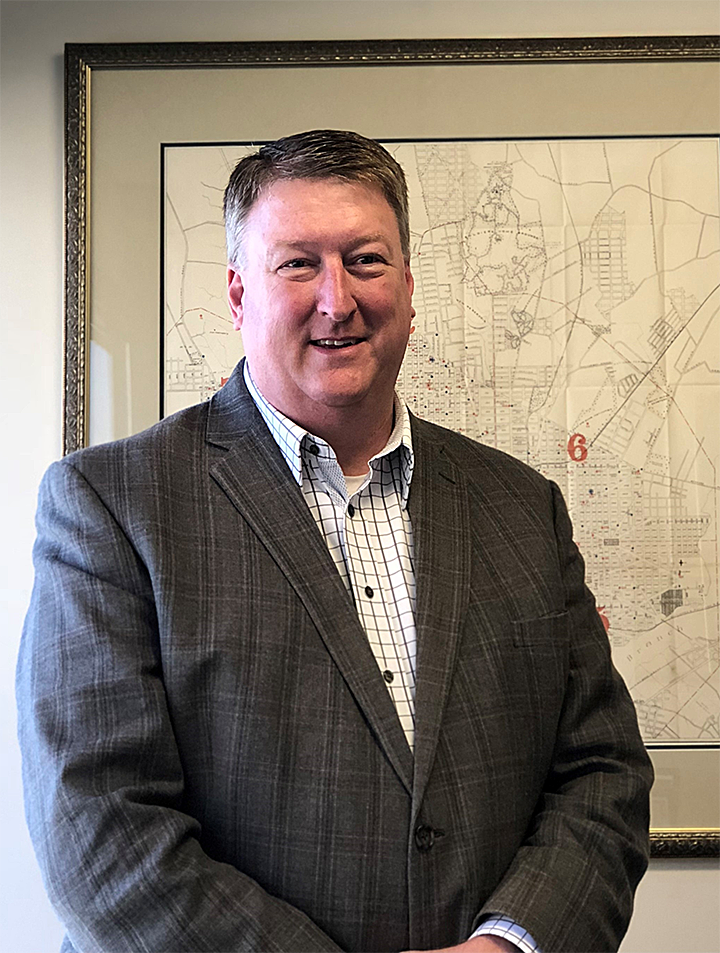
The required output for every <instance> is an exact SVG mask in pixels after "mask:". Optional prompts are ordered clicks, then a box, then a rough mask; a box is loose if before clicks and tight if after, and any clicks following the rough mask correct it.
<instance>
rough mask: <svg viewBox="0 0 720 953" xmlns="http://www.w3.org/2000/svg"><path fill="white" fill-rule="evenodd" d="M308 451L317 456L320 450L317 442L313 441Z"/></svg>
mask: <svg viewBox="0 0 720 953" xmlns="http://www.w3.org/2000/svg"><path fill="white" fill-rule="evenodd" d="M308 451H309V452H310V453H311V454H312V455H313V456H314V457H317V456H318V454H319V453H320V451H319V450H318V447H317V444H315V443H311V444H310V446H309V447H308Z"/></svg>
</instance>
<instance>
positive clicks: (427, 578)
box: [409, 418, 470, 810]
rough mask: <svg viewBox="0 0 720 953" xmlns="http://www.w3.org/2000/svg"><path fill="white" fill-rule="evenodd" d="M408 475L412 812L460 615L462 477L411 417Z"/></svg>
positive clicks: (465, 579) (465, 545) (466, 542)
mask: <svg viewBox="0 0 720 953" xmlns="http://www.w3.org/2000/svg"><path fill="white" fill-rule="evenodd" d="M413 448H414V452H415V472H414V474H413V479H412V485H411V490H410V500H409V509H410V518H411V520H412V526H413V539H414V550H415V579H416V585H417V608H416V626H417V638H418V649H417V679H416V687H415V774H414V785H413V790H414V795H413V800H414V804H415V808H416V810H417V808H418V807H419V805H420V804H421V802H422V798H423V796H424V792H425V788H426V786H427V782H428V778H429V776H430V772H431V770H432V765H433V761H434V759H435V751H436V748H437V743H438V736H439V732H440V723H441V721H442V716H443V711H444V708H445V703H446V700H447V697H448V692H449V690H450V684H451V681H452V676H453V670H454V667H455V659H456V656H457V648H458V641H459V637H460V628H461V625H462V621H463V619H464V617H465V612H466V609H467V601H468V591H469V577H470V534H469V532H468V526H469V523H468V520H469V507H468V500H467V491H466V487H465V481H464V477H463V476H462V474H461V472H460V471H459V469H458V468H457V467H456V466H455V464H453V463H452V462H451V461H450V460H449V459H448V458H447V456H446V455H445V454H444V453H443V450H442V446H441V445H439V444H437V443H435V442H434V441H433V440H430V439H427V437H426V434H425V431H424V427H423V423H422V421H416V420H415V419H414V418H413Z"/></svg>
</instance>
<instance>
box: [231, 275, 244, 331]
mask: <svg viewBox="0 0 720 953" xmlns="http://www.w3.org/2000/svg"><path fill="white" fill-rule="evenodd" d="M227 284H228V304H229V305H230V311H231V313H232V316H233V327H234V328H235V330H236V331H239V330H240V328H241V327H242V320H243V306H242V301H243V293H244V291H245V289H244V287H243V282H242V278H241V277H240V272H239V271H235V269H234V268H233V267H232V266H230V265H228V270H227Z"/></svg>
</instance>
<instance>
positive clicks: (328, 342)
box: [310, 338, 365, 351]
mask: <svg viewBox="0 0 720 953" xmlns="http://www.w3.org/2000/svg"><path fill="white" fill-rule="evenodd" d="M364 340H365V338H317V340H315V341H311V342H310V343H311V344H312V345H313V346H314V347H322V348H325V350H328V351H339V350H341V349H342V348H344V347H353V345H355V344H361V343H362V342H363V341H364Z"/></svg>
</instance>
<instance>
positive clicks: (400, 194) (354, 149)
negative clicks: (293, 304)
mask: <svg viewBox="0 0 720 953" xmlns="http://www.w3.org/2000/svg"><path fill="white" fill-rule="evenodd" d="M331 178H338V179H347V180H348V181H351V182H362V183H363V184H365V185H369V186H374V187H375V188H378V189H380V191H381V192H382V194H383V195H384V196H385V198H386V200H387V202H388V204H389V205H390V207H391V208H392V210H393V212H394V213H395V218H396V219H397V223H398V229H399V231H400V245H401V247H402V253H403V257H404V258H405V261H409V260H410V225H409V217H408V197H407V184H406V182H405V174H404V173H403V170H402V168H401V167H400V165H399V164H398V163H397V162H396V161H395V159H393V157H392V156H391V155H390V153H389V152H388V151H387V149H385V148H383V146H381V145H380V143H379V142H376V141H375V140H374V139H367V138H366V137H365V136H361V135H359V134H358V133H357V132H345V131H343V130H339V129H313V130H311V131H310V132H301V133H298V134H297V135H295V136H285V137H284V138H282V139H277V140H276V141H275V142H269V143H267V145H264V146H262V147H261V148H260V149H259V150H258V151H257V152H254V153H252V154H251V155H248V156H244V157H243V158H242V159H241V160H240V161H239V162H238V164H237V165H236V166H235V168H234V169H233V172H232V175H231V176H230V181H229V182H228V185H227V188H226V189H225V198H224V202H223V210H224V213H225V233H226V237H227V250H228V260H229V261H230V262H231V263H232V264H239V263H240V260H241V257H242V247H241V246H242V232H243V228H244V226H245V223H246V221H247V217H248V215H249V214H250V210H251V209H252V207H253V205H254V204H255V203H256V202H257V200H258V198H259V197H260V194H261V193H262V191H263V190H264V189H267V188H268V187H269V186H270V185H272V184H273V182H277V181H278V180H279V179H331Z"/></svg>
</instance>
